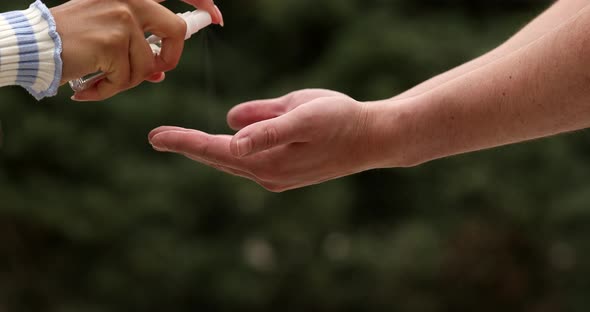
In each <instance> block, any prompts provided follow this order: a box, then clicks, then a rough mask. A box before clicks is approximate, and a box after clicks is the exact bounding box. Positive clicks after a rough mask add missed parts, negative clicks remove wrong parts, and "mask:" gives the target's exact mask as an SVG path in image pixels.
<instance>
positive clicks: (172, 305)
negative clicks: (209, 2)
mask: <svg viewBox="0 0 590 312" xmlns="http://www.w3.org/2000/svg"><path fill="white" fill-rule="evenodd" d="M218 2H219V5H220V7H221V8H222V9H223V11H224V15H225V18H226V24H227V25H226V27H225V28H223V29H221V28H217V27H213V28H210V29H208V30H206V31H204V32H203V33H201V34H200V35H198V36H197V37H196V38H194V39H191V40H190V41H189V42H187V45H186V51H185V53H184V56H183V59H182V61H181V64H180V65H179V67H178V68H177V69H176V70H175V71H173V72H171V73H170V74H169V75H168V78H167V80H166V81H165V82H164V83H162V84H159V85H149V84H145V85H142V86H140V87H138V88H137V89H135V90H131V91H129V92H127V93H125V94H121V95H119V96H117V97H115V98H113V99H111V100H108V101H106V102H104V103H90V104H83V103H74V102H71V101H70V100H69V99H68V97H69V96H70V94H71V93H70V91H69V90H68V88H67V87H63V88H62V89H61V93H60V96H58V97H56V98H52V99H48V100H44V101H42V102H40V103H37V102H35V101H34V100H32V99H31V98H30V97H29V96H28V95H27V94H26V93H25V92H24V91H22V90H20V89H18V88H4V89H2V90H0V97H1V99H2V100H1V103H2V104H1V105H0V119H1V121H2V125H3V128H4V129H3V130H4V132H5V140H4V146H3V148H2V149H1V150H0V162H1V167H0V268H2V269H1V270H0V311H55V312H69V311H78V312H79V311H88V312H93V311H236V310H240V311H241V310H247V311H250V310H252V311H531V312H532V311H564V310H569V311H585V310H587V308H588V304H587V300H586V295H587V292H588V290H589V289H590V288H589V286H590V285H589V283H588V282H587V280H586V279H585V276H587V273H590V266H589V265H587V264H586V263H588V261H587V260H588V257H589V256H590V250H588V248H587V247H586V245H587V244H586V241H587V240H588V239H589V238H590V230H589V227H588V224H589V222H590V209H588V206H586V205H587V204H588V198H590V187H589V185H590V184H589V183H588V180H589V178H588V177H589V176H590V161H589V158H588V156H587V155H589V154H590V148H589V147H588V146H589V145H588V137H587V132H579V133H576V134H569V135H564V136H560V137H556V138H551V139H545V140H541V141H537V142H533V143H527V144H522V145H517V146H511V147H505V148H501V149H496V150H492V151H485V152H480V153H475V154H471V155H466V156H459V157H454V158H450V159H445V160H439V161H435V162H432V163H430V164H427V165H424V166H421V167H418V168H412V169H394V170H393V169H392V170H377V171H373V172H367V173H363V174H359V175H356V176H353V177H348V178H345V179H341V180H338V181H334V182H329V183H326V184H323V185H319V186H314V187H310V188H306V189H303V190H298V191H293V192H288V193H285V194H272V193H269V192H266V191H264V190H262V189H261V188H260V187H258V186H257V185H255V184H254V183H252V182H249V181H245V180H241V179H238V178H234V177H230V176H227V175H224V174H221V173H219V172H216V171H214V170H212V169H209V168H205V167H203V166H199V165H197V164H196V163H193V162H191V161H189V160H187V159H184V158H182V157H179V156H175V155H164V154H160V153H156V152H154V151H153V150H152V149H151V147H150V146H149V144H148V142H147V133H148V132H149V130H151V129H152V128H154V127H157V126H159V125H163V124H171V125H181V126H185V127H192V128H197V129H201V130H204V131H210V132H216V133H230V130H229V129H228V128H227V126H226V125H225V113H226V111H227V110H228V109H229V108H231V107H232V106H233V105H235V104H238V103H240V102H242V101H245V100H249V99H253V98H261V97H269V96H279V95H282V94H283V93H285V92H289V91H292V90H295V89H301V88H305V87H323V88H332V89H336V90H339V91H343V92H346V93H348V94H350V95H351V96H353V97H355V98H358V99H362V100H369V99H379V98H385V97H389V96H392V95H394V94H396V93H397V92H400V91H403V90H404V89H407V88H409V87H411V86H412V85H414V84H416V83H419V82H420V81H423V80H425V79H427V78H429V77H431V76H433V75H435V74H437V73H439V72H442V71H445V70H447V69H450V68H451V67H453V66H456V65H458V64H460V63H462V62H464V61H467V60H469V59H471V58H473V57H475V56H477V55H479V54H481V53H482V52H484V51H486V50H488V49H490V48H492V47H494V46H496V45H498V44H499V43H500V42H501V41H502V40H505V39H506V38H507V37H508V36H510V35H511V34H512V33H513V32H515V31H516V30H517V29H518V28H519V27H521V26H522V25H524V24H525V23H526V22H527V21H528V20H530V19H531V18H532V17H533V16H535V15H536V14H537V13H539V12H540V11H541V9H542V7H543V6H544V5H546V3H540V1H488V2H483V1H481V2H480V1H451V0H445V1H443V0H438V1H434V0H430V1H410V0H395V1H394V0H391V1H379V0H372V1H360V0H322V1H311V0H284V1H277V0H253V1H247V2H245V1H229V0H228V1H224V0H220V1H218ZM49 3H50V4H53V5H56V4H58V2H57V1H49ZM26 5H27V4H26V3H25V2H24V1H18V2H17V1H13V2H5V3H2V4H1V5H0V8H1V9H2V10H11V9H18V8H23V7H24V6H26ZM168 5H169V7H170V8H172V9H174V10H175V11H180V10H185V9H186V6H184V5H182V4H180V3H176V2H174V1H169V3H168ZM359 78H361V79H359Z"/></svg>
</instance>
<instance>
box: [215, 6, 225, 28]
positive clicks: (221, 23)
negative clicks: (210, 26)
mask: <svg viewBox="0 0 590 312" xmlns="http://www.w3.org/2000/svg"><path fill="white" fill-rule="evenodd" d="M215 14H216V15H217V17H218V18H219V25H220V26H221V27H223V26H224V23H223V15H222V14H221V10H220V9H219V8H218V7H217V6H215Z"/></svg>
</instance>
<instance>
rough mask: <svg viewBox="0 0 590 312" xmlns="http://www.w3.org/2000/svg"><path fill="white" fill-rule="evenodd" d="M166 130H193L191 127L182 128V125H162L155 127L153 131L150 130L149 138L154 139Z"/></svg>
mask: <svg viewBox="0 0 590 312" xmlns="http://www.w3.org/2000/svg"><path fill="white" fill-rule="evenodd" d="M166 131H191V130H190V129H186V128H182V127H175V126H161V127H158V128H155V129H153V130H152V131H150V133H149V134H148V140H149V141H150V142H151V141H152V139H153V138H154V137H155V136H156V135H158V134H160V133H163V132H166Z"/></svg>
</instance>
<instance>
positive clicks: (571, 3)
mask: <svg viewBox="0 0 590 312" xmlns="http://www.w3.org/2000/svg"><path fill="white" fill-rule="evenodd" d="M589 4H590V1H588V0H560V1H557V2H556V3H555V4H554V5H553V6H551V7H550V8H549V9H547V10H546V11H545V12H543V14H541V15H539V16H538V17H537V18H536V19H534V20H533V21H532V22H530V23H529V24H528V25H527V26H525V27H524V28H523V29H522V30H520V31H519V32H518V33H516V34H515V35H514V36H512V37H511V38H510V39H509V40H507V41H506V42H504V43H503V44H502V45H500V46H498V47H497V48H495V49H493V50H492V51H490V52H488V53H486V54H484V55H482V56H480V57H478V58H476V59H474V60H472V61H470V62H467V63H465V64H463V65H460V66H458V67H456V68H454V69H452V70H450V71H448V72H445V73H443V74H440V75H438V76H436V77H434V78H432V79H430V80H427V81H425V82H423V83H421V84H419V85H417V86H415V87H414V88H412V89H410V90H408V91H406V92H403V93H401V94H399V95H397V96H396V97H394V99H396V100H399V99H405V98H409V97H413V96H416V95H420V94H422V93H424V92H428V91H430V90H432V89H433V88H436V87H438V86H440V85H442V84H444V83H447V82H449V81H451V80H453V79H456V78H458V77H460V76H463V75H465V74H467V73H469V72H471V71H473V70H476V69H478V68H479V67H481V66H485V65H487V64H490V63H492V62H494V61H497V60H498V59H500V58H502V57H504V56H506V55H508V54H510V53H512V52H514V51H516V50H518V49H520V48H522V47H525V46H527V45H529V44H531V43H532V42H534V41H536V40H538V39H539V38H541V37H542V36H544V35H545V34H547V33H548V32H550V31H551V30H553V29H555V28H556V27H558V26H559V25H561V24H563V23H564V22H566V21H567V20H568V19H569V18H571V17H572V16H574V15H576V14H577V13H578V12H579V11H580V10H582V9H583V8H584V7H586V6H587V5H589Z"/></svg>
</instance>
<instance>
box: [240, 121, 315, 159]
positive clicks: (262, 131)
mask: <svg viewBox="0 0 590 312" xmlns="http://www.w3.org/2000/svg"><path fill="white" fill-rule="evenodd" d="M302 121H303V119H302V118H301V117H299V116H298V114H296V113H295V112H294V111H293V112H291V113H288V114H285V115H282V116H279V117H277V118H274V119H269V120H265V121H261V122H258V123H255V124H252V125H250V126H248V127H246V128H244V129H242V130H241V131H240V132H238V133H237V134H236V135H234V137H233V139H232V141H231V143H230V151H231V153H232V154H233V155H234V156H235V157H245V156H249V155H252V154H256V153H259V152H262V151H265V150H269V149H271V148H274V147H277V146H281V145H286V144H290V143H303V142H307V141H308V140H309V134H310V128H311V127H310V125H309V124H308V123H305V122H302Z"/></svg>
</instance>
